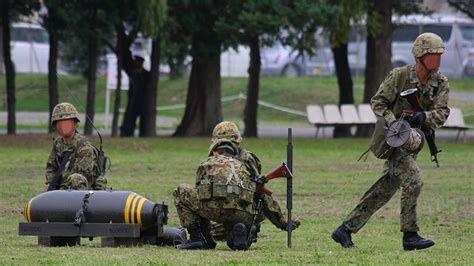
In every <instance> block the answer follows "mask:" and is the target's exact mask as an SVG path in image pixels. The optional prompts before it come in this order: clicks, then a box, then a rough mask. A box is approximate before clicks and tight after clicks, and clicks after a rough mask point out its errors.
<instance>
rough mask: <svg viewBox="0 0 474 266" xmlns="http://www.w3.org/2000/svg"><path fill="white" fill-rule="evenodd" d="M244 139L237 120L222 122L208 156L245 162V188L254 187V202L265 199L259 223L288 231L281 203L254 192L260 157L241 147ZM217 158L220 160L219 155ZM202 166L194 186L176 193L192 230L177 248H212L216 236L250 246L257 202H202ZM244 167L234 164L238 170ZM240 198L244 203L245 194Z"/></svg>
mask: <svg viewBox="0 0 474 266" xmlns="http://www.w3.org/2000/svg"><path fill="white" fill-rule="evenodd" d="M241 141H242V138H241V136H240V132H239V130H238V128H237V126H236V125H235V124H234V123H232V122H222V123H220V124H218V125H217V126H216V127H215V128H214V131H213V136H212V143H211V146H210V149H209V156H210V157H209V158H211V159H209V158H208V161H209V160H213V159H212V157H213V156H221V155H220V154H225V155H226V156H229V157H231V158H233V159H234V160H238V161H239V162H241V163H242V165H245V169H244V170H242V171H241V173H240V174H238V176H240V177H241V179H242V182H241V184H243V186H244V187H245V188H253V192H252V195H253V196H252V197H253V201H258V200H261V202H262V211H261V212H259V213H258V216H257V218H256V224H259V223H260V222H262V221H263V220H264V219H265V218H268V219H269V220H270V221H271V222H272V223H273V224H274V225H275V226H276V227H278V228H280V229H282V230H286V229H287V220H286V218H285V217H284V215H283V214H282V212H281V209H280V206H279V205H278V202H277V201H275V200H274V199H273V198H272V197H271V196H269V195H267V194H264V193H259V192H255V186H256V184H255V182H254V181H253V178H254V177H255V176H259V175H260V171H261V164H260V160H259V159H258V157H257V156H256V155H255V154H253V153H251V152H249V151H246V150H244V149H242V148H240V147H239V144H240V143H241ZM218 158H221V157H218ZM214 160H217V158H216V159H214ZM203 165H206V163H203V164H201V166H200V167H199V168H198V171H197V174H196V186H195V187H191V186H189V185H186V184H184V185H180V186H179V187H178V188H177V189H176V191H175V192H174V193H173V195H174V199H175V206H176V209H177V211H178V216H179V218H180V221H181V224H182V226H183V227H185V228H187V229H188V232H189V233H190V240H189V241H188V242H186V243H184V244H182V245H179V246H178V248H181V249H213V248H215V246H216V243H215V239H217V240H227V244H228V246H229V247H230V248H232V249H234V250H245V249H248V248H249V247H250V244H251V242H252V241H249V239H248V236H249V233H250V234H252V235H253V236H254V237H255V238H256V230H257V228H256V227H255V226H253V227H252V228H250V225H251V223H252V217H253V213H254V211H255V205H254V204H253V202H252V204H247V205H246V204H242V203H235V204H234V201H229V200H227V201H226V203H225V204H224V205H223V203H222V201H219V200H215V199H212V200H211V201H209V202H205V203H203V202H202V200H200V198H201V197H202V196H200V195H202V193H200V191H202V190H203V189H202V184H203V183H205V182H204V181H203V179H205V178H204V176H205V174H204V171H203V169H204V168H203ZM241 168H242V167H241ZM241 168H238V167H235V169H236V171H237V169H241ZM250 190H252V189H250ZM241 194H242V193H241ZM238 201H239V202H242V196H240V198H239V200H238ZM216 202H217V203H216ZM244 202H245V201H244ZM211 222H216V223H214V224H213V225H214V226H213V229H214V230H213V232H212V233H211ZM299 225H300V222H299V220H298V219H295V220H294V221H293V227H292V230H294V229H296V228H297V227H298V226H299ZM216 228H218V230H217V231H219V232H218V233H216V232H215V231H216ZM250 231H251V232H250ZM250 240H252V239H250Z"/></svg>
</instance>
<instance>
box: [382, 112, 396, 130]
mask: <svg viewBox="0 0 474 266" xmlns="http://www.w3.org/2000/svg"><path fill="white" fill-rule="evenodd" d="M383 118H384V119H385V124H386V126H387V128H388V127H389V126H390V125H391V124H392V123H393V122H395V121H397V119H396V118H395V115H393V112H392V111H390V110H388V109H387V110H385V112H383Z"/></svg>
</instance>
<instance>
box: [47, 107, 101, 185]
mask: <svg viewBox="0 0 474 266" xmlns="http://www.w3.org/2000/svg"><path fill="white" fill-rule="evenodd" d="M78 123H79V114H78V112H77V110H76V108H75V107H74V105H72V104H70V103H60V104H58V105H56V106H55V107H54V109H53V113H52V116H51V125H52V126H53V127H54V129H55V130H56V131H57V133H58V134H59V135H60V136H59V137H58V138H56V139H55V140H54V142H53V149H52V150H51V153H50V155H49V158H48V162H47V163H46V184H47V185H48V191H49V190H57V189H81V190H82V189H83V190H86V189H93V190H104V189H105V188H106V185H107V179H106V178H105V177H104V176H100V175H101V171H100V169H99V163H98V156H99V151H98V149H97V148H96V147H94V145H92V144H91V143H90V142H89V140H87V138H85V137H83V136H81V135H79V133H78V132H77V126H78Z"/></svg>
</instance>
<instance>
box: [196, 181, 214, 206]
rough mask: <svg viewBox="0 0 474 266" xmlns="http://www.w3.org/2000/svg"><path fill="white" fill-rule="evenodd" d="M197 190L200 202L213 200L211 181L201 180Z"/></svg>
mask: <svg viewBox="0 0 474 266" xmlns="http://www.w3.org/2000/svg"><path fill="white" fill-rule="evenodd" d="M196 190H197V198H198V200H200V201H209V200H211V199H212V184H211V182H210V181H209V180H201V182H200V184H199V185H198V186H197V188H196Z"/></svg>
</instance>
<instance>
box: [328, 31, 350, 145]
mask: <svg viewBox="0 0 474 266" xmlns="http://www.w3.org/2000/svg"><path fill="white" fill-rule="evenodd" d="M333 34H335V33H333ZM331 50H332V53H333V55H334V64H335V67H336V76H337V84H338V86H339V106H341V104H353V103H354V93H353V83H352V76H351V70H350V68H349V61H348V58H347V43H337V44H333V45H332V47H331ZM333 136H334V137H335V138H338V137H350V136H351V126H348V125H337V126H335V127H334V133H333Z"/></svg>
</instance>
